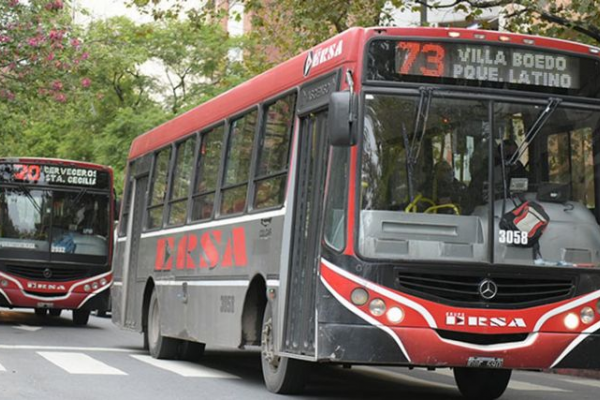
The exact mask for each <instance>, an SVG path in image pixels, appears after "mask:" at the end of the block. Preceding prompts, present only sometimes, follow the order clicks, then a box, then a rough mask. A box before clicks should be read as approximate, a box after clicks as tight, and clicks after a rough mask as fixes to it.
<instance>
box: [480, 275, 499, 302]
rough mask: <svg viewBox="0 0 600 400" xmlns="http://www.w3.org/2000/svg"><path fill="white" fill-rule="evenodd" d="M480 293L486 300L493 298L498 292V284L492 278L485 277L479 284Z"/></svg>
mask: <svg viewBox="0 0 600 400" xmlns="http://www.w3.org/2000/svg"><path fill="white" fill-rule="evenodd" d="M479 294H480V295H481V297H483V298H484V299H485V300H491V299H493V298H494V297H496V295H497V294H498V285H496V283H495V282H494V281H492V280H490V279H484V280H483V281H481V283H480V284H479Z"/></svg>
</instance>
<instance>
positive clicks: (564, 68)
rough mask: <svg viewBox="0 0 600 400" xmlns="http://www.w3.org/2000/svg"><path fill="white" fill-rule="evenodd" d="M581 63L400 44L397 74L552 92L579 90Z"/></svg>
mask: <svg viewBox="0 0 600 400" xmlns="http://www.w3.org/2000/svg"><path fill="white" fill-rule="evenodd" d="M579 61H580V59H579V58H578V57H573V56H569V55H565V54H560V53H558V54H557V53H549V52H544V51H539V50H534V49H523V48H515V47H508V46H494V45H480V44H463V43H441V42H433V43H432V42H412V41H399V42H398V43H397V46H396V71H397V72H398V73H399V74H400V75H424V76H431V77H440V78H454V79H466V80H475V81H488V82H507V83H509V84H518V85H534V86H543V87H549V88H561V89H579V88H580V82H579Z"/></svg>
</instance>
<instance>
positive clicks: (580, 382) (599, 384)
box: [562, 379, 600, 388]
mask: <svg viewBox="0 0 600 400" xmlns="http://www.w3.org/2000/svg"><path fill="white" fill-rule="evenodd" d="M562 381H563V382H569V383H572V384H575V385H584V386H592V387H597V388H600V381H594V380H591V379H562Z"/></svg>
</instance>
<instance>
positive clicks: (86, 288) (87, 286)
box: [83, 285, 92, 292]
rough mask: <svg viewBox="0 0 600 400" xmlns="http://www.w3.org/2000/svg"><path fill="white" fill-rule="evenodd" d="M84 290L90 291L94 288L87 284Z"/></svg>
mask: <svg viewBox="0 0 600 400" xmlns="http://www.w3.org/2000/svg"><path fill="white" fill-rule="evenodd" d="M83 290H85V291H86V292H89V291H90V290H92V288H90V285H85V286H84V287H83Z"/></svg>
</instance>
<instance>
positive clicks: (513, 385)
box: [433, 369, 565, 392]
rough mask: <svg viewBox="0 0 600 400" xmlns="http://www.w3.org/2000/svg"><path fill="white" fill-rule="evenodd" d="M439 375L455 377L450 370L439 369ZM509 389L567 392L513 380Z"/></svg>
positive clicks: (509, 384) (436, 371)
mask: <svg viewBox="0 0 600 400" xmlns="http://www.w3.org/2000/svg"><path fill="white" fill-rule="evenodd" d="M433 372H434V373H436V374H438V375H444V376H451V377H454V372H452V371H451V370H449V369H437V370H435V371H433ZM508 388H509V389H513V390H524V391H540V392H565V390H563V389H558V388H553V387H548V386H540V385H534V384H533V383H528V382H522V381H516V380H514V379H511V380H510V382H509V383H508Z"/></svg>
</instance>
